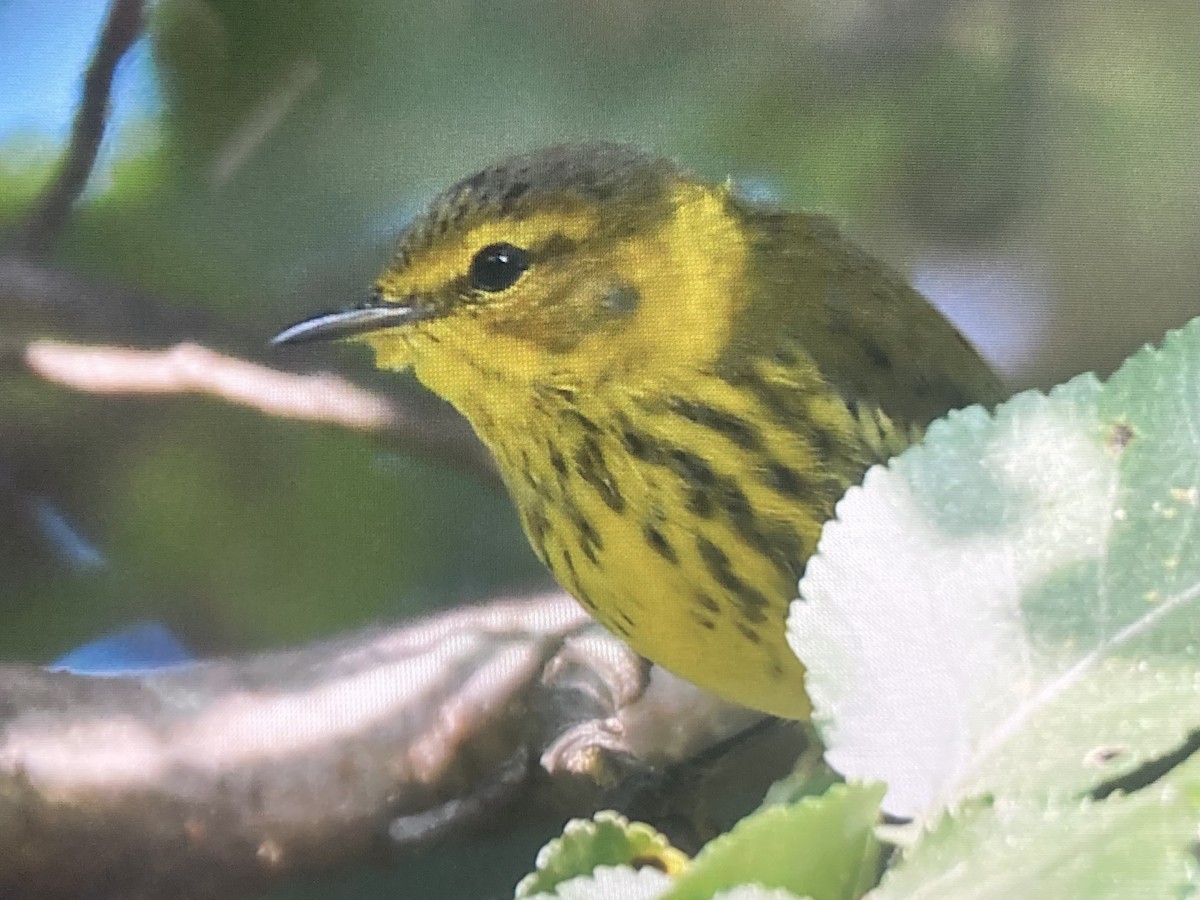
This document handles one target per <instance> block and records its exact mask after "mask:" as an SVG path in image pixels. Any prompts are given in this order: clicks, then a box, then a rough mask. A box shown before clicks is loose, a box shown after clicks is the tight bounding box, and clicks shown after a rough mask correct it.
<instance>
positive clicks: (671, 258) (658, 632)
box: [274, 143, 1003, 719]
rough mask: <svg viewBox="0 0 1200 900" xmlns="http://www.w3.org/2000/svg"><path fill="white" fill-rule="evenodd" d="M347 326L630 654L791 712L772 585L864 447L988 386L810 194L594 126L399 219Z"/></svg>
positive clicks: (781, 583)
mask: <svg viewBox="0 0 1200 900" xmlns="http://www.w3.org/2000/svg"><path fill="white" fill-rule="evenodd" d="M322 339H342V340H350V341H358V342H364V343H366V344H367V345H369V346H370V347H371V348H372V350H373V352H374V358H375V363H376V365H377V366H378V367H379V368H381V369H384V370H389V371H397V372H399V371H405V370H410V369H411V370H412V371H413V372H414V373H415V375H416V377H417V378H418V379H419V380H420V381H421V382H422V383H423V384H424V385H426V386H427V387H428V388H429V389H430V390H432V391H433V392H434V393H435V394H437V395H439V396H441V397H442V398H444V399H446V400H448V401H449V402H450V403H451V404H453V406H454V407H455V408H457V409H458V411H459V412H460V413H462V415H463V416H465V417H466V419H467V420H468V421H469V422H470V424H471V426H472V427H473V428H474V430H475V432H476V433H477V434H478V436H479V438H480V439H481V440H482V441H483V443H484V444H485V445H486V446H487V447H488V448H489V449H490V451H491V452H492V454H493V455H494V457H495V460H496V462H497V466H498V468H499V471H500V473H501V475H502V478H503V481H504V484H505V486H506V488H507V490H508V493H509V494H510V496H511V498H512V500H513V502H514V504H515V506H516V509H517V511H518V514H519V516H520V520H521V523H522V525H523V527H524V530H525V533H526V535H527V537H528V539H529V543H530V545H531V546H532V548H533V550H534V552H535V553H536V554H537V556H538V557H539V559H541V561H542V562H543V563H544V564H545V565H546V566H547V567H548V568H549V569H550V571H551V572H552V573H553V575H554V576H555V578H556V579H557V581H558V582H559V584H561V585H562V587H563V588H564V589H565V590H567V591H568V592H570V593H571V594H572V595H573V596H574V597H575V598H576V599H577V600H578V601H579V602H580V603H581V604H582V605H583V606H584V607H586V608H587V610H589V611H590V612H591V614H592V615H593V616H594V617H595V618H596V619H597V620H599V621H600V622H601V623H602V624H603V625H604V626H606V627H607V628H608V629H610V630H611V631H612V632H614V633H615V634H617V635H618V636H620V637H621V638H623V639H624V640H625V641H627V642H628V643H629V644H630V645H631V646H632V647H633V648H634V649H635V650H636V651H638V652H639V653H640V654H642V655H643V656H645V657H647V658H648V659H650V660H651V661H653V662H656V663H659V664H661V665H662V666H663V667H665V668H666V669H668V670H670V671H672V672H674V673H676V674H678V675H680V676H682V677H683V678H685V679H687V680H690V681H692V682H694V683H695V684H697V685H699V686H701V687H703V688H706V689H709V690H711V691H714V692H715V693H717V694H718V695H720V696H722V697H725V698H726V699H729V700H731V701H734V702H736V703H740V704H743V705H745V706H748V707H751V708H753V709H757V710H761V711H763V712H766V713H770V714H772V715H776V716H780V717H784V718H791V719H805V718H808V717H809V716H810V714H811V704H810V702H809V699H808V696H807V694H806V692H805V689H804V666H803V663H802V662H801V661H800V660H799V659H797V658H796V656H795V655H794V654H793V653H792V652H791V650H790V649H789V647H788V644H787V641H786V618H787V611H788V607H789V604H790V603H791V602H792V601H793V600H794V599H795V598H796V596H797V583H798V580H799V578H800V577H801V576H802V575H803V572H804V568H805V564H806V562H807V560H808V559H809V558H810V557H811V556H812V555H813V553H814V551H815V550H816V547H817V543H818V539H819V537H820V533H821V528H822V525H823V524H824V523H825V522H826V521H827V520H829V519H830V518H831V517H833V516H834V514H835V507H836V504H837V502H838V500H839V498H840V497H841V496H842V495H843V493H844V492H845V491H846V490H847V489H848V488H849V487H850V486H851V485H853V484H855V483H857V482H858V481H860V480H861V478H862V476H863V475H864V473H865V472H866V470H867V469H868V468H869V467H870V466H872V465H874V464H877V463H882V462H885V461H886V460H888V459H889V458H890V457H892V456H894V455H895V454H897V453H899V452H900V451H902V450H903V449H904V448H905V447H907V446H909V445H910V444H911V443H912V442H914V441H916V440H919V439H920V437H921V434H922V432H923V429H924V428H925V426H926V425H927V424H928V423H929V422H930V421H931V420H933V419H935V418H937V417H939V416H941V415H942V414H944V413H945V412H947V411H948V410H950V409H954V408H958V407H963V406H967V405H970V404H974V403H982V404H992V403H995V402H997V401H999V400H1000V399H1002V398H1003V387H1002V384H1001V382H1000V381H999V379H998V378H997V377H996V375H995V374H994V373H993V371H992V370H991V369H990V368H989V366H988V365H987V363H986V362H985V361H984V360H983V359H982V357H981V356H980V355H979V353H978V352H977V351H976V350H975V349H974V348H973V347H972V345H971V344H970V343H969V342H968V341H967V340H966V339H965V338H964V337H963V336H962V334H960V333H959V331H958V330H956V328H955V327H954V326H953V325H952V324H951V323H950V322H949V321H948V320H947V319H946V318H945V317H944V316H943V315H942V314H941V313H940V312H938V311H937V309H935V308H934V307H933V306H932V305H931V304H930V303H929V302H928V301H927V300H926V299H925V298H924V297H922V296H921V295H920V294H919V293H917V292H916V291H915V290H913V289H912V288H911V287H910V286H909V285H908V284H907V283H906V282H905V280H904V279H903V278H902V277H901V276H900V275H899V274H897V273H896V272H894V271H893V270H892V269H891V268H889V267H888V266H887V265H885V264H883V263H882V262H880V261H879V260H877V259H875V258H873V257H872V256H871V255H870V254H868V253H867V252H865V251H863V250H862V249H860V248H859V247H858V246H857V245H855V244H854V243H853V242H852V241H850V240H849V239H847V238H846V237H844V236H843V235H842V234H841V233H840V232H839V230H838V229H837V227H836V226H835V225H834V224H833V223H832V222H831V221H830V220H829V219H827V218H825V217H823V216H820V215H815V214H809V213H803V212H793V211H788V210H786V209H784V208H782V207H780V206H778V205H776V204H771V203H765V202H762V201H759V200H754V199H749V198H747V197H744V196H742V195H741V194H740V193H739V191H738V190H737V188H736V185H735V184H734V183H732V182H731V181H728V180H726V181H723V182H717V183H714V182H710V181H708V180H706V179H704V178H703V177H701V176H699V175H696V174H694V173H693V172H691V171H690V170H688V169H687V168H685V167H684V166H682V165H680V164H678V163H676V162H674V161H673V160H671V159H669V158H666V157H663V156H660V155H656V154H653V153H649V152H645V151H642V150H640V149H638V148H635V147H630V146H626V145H622V144H613V143H587V144H568V145H558V146H553V147H548V148H544V149H539V150H534V151H531V152H527V153H523V154H519V155H516V156H512V157H509V158H507V159H504V160H502V161H499V162H497V163H495V164H493V165H491V166H488V167H487V168H485V169H483V170H482V171H479V172H477V173H475V174H473V175H470V176H469V177H466V178H464V179H462V180H461V181H459V182H457V183H456V184H454V185H453V186H451V187H450V188H449V189H447V190H445V191H444V192H442V193H441V194H439V195H438V196H437V197H436V198H435V199H434V200H433V201H432V203H431V204H430V205H429V207H428V208H427V209H426V210H425V212H424V213H423V214H421V215H419V216H418V217H417V218H416V219H415V220H414V221H413V222H412V223H411V224H410V225H409V226H408V227H407V228H406V229H405V230H404V231H403V233H402V234H401V235H400V236H399V239H398V244H397V247H396V250H395V254H394V256H393V257H392V259H391V261H390V263H389V264H388V265H387V267H386V268H385V269H384V271H383V272H382V273H381V274H380V275H379V277H378V278H377V280H376V281H375V283H374V286H373V290H372V291H371V292H370V294H369V296H368V299H367V300H366V301H365V302H363V303H360V304H358V305H356V306H355V307H353V308H351V309H346V310H343V311H338V312H333V313H328V314H324V315H318V316H316V317H314V318H311V319H308V320H305V321H303V322H300V323H298V324H296V325H294V326H292V327H290V328H287V329H286V330H284V331H282V332H281V333H280V334H278V335H277V336H276V338H275V339H274V340H275V343H277V344H293V343H300V342H304V341H312V340H322Z"/></svg>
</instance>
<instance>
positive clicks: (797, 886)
mask: <svg viewBox="0 0 1200 900" xmlns="http://www.w3.org/2000/svg"><path fill="white" fill-rule="evenodd" d="M883 790H884V789H883V786H882V785H869V786H865V785H857V784H855V785H846V784H839V785H835V786H834V787H832V788H831V789H830V790H829V791H828V792H827V793H825V794H824V795H823V796H821V797H809V798H806V799H804V800H801V801H800V802H799V803H796V804H793V805H790V806H771V807H768V808H766V809H763V810H761V811H759V812H757V813H755V814H753V815H751V816H747V817H746V818H745V819H743V820H742V821H741V822H739V823H738V824H737V825H736V826H734V828H733V830H732V831H730V832H729V833H728V834H725V835H722V836H721V837H718V838H716V839H714V840H713V841H711V842H710V843H709V844H708V845H707V846H705V848H704V849H703V850H702V851H700V853H699V854H698V855H697V856H696V859H695V860H694V861H693V862H692V864H691V865H690V866H688V867H687V868H686V869H685V870H684V871H683V873H682V874H680V875H679V877H678V878H677V879H676V881H675V885H674V887H672V888H671V890H669V891H667V892H666V893H665V894H664V895H663V898H664V900H704V898H708V897H712V896H713V895H714V894H716V893H717V892H718V891H721V890H723V889H728V888H733V887H735V886H737V885H741V884H756V885H759V886H762V887H764V888H782V889H784V890H787V891H790V892H792V893H794V894H796V895H798V896H808V897H812V898H814V900H851V898H857V897H859V896H861V895H862V893H863V891H865V890H866V889H867V888H868V887H870V886H871V885H872V884H873V883H874V881H875V875H876V871H877V865H878V860H879V844H878V842H877V841H876V839H875V833H874V827H875V824H876V822H877V820H878V818H879V801H880V800H881V799H882V797H883ZM768 896H769V895H768Z"/></svg>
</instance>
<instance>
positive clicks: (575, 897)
mask: <svg viewBox="0 0 1200 900" xmlns="http://www.w3.org/2000/svg"><path fill="white" fill-rule="evenodd" d="M522 883H524V882H522ZM670 883H671V878H670V876H668V875H664V874H663V873H662V872H660V871H658V870H657V869H631V868H629V867H628V866H599V867H597V868H596V869H595V870H594V871H593V872H592V874H590V875H581V876H579V877H576V878H571V879H569V880H567V881H564V882H561V883H560V884H557V885H555V886H554V890H553V891H552V892H549V893H539V894H521V893H520V892H519V891H518V893H517V896H518V897H530V898H531V900H614V898H616V897H619V898H621V900H657V898H659V897H661V896H662V895H663V891H664V890H665V889H666V888H667V887H668V886H669V885H670ZM771 900H773V898H771Z"/></svg>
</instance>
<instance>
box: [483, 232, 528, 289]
mask: <svg viewBox="0 0 1200 900" xmlns="http://www.w3.org/2000/svg"><path fill="white" fill-rule="evenodd" d="M528 268H529V253H528V251H525V250H522V249H521V248H520V247H514V246H513V245H512V244H488V245H487V246H486V247H484V248H483V249H482V250H480V251H479V252H478V253H476V254H475V258H474V259H472V260H471V271H470V274H469V276H468V277H469V278H470V280H471V287H473V288H477V289H478V290H481V291H491V292H495V291H502V290H504V289H505V288H510V287H512V286H513V285H514V284H516V283H517V279H518V278H520V277H521V273H522V272H524V271H525V270H526V269H528Z"/></svg>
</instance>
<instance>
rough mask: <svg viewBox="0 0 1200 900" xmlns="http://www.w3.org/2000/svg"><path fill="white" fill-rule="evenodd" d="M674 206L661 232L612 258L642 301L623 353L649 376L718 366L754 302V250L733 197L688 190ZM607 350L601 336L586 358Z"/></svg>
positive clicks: (637, 238)
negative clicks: (749, 291) (750, 264)
mask: <svg viewBox="0 0 1200 900" xmlns="http://www.w3.org/2000/svg"><path fill="white" fill-rule="evenodd" d="M674 206H675V213H674V215H672V216H671V217H670V218H669V219H668V220H667V221H666V222H664V223H663V224H662V226H661V227H659V228H657V229H654V230H653V231H645V232H641V233H638V234H636V235H634V236H633V237H632V238H630V239H628V240H626V241H623V242H621V243H620V244H619V245H617V247H615V248H614V250H613V256H612V269H613V271H614V273H618V274H619V276H620V278H621V279H623V280H625V281H627V282H628V283H629V284H630V285H632V286H633V287H635V288H636V289H637V291H638V293H639V294H640V301H639V305H638V310H637V313H636V315H635V316H634V318H633V319H632V320H631V321H630V322H629V327H628V328H627V329H626V330H625V332H624V334H623V335H622V337H621V345H622V347H623V349H624V351H625V355H626V356H627V358H629V359H631V360H636V361H637V364H638V365H640V366H644V367H648V368H650V367H652V368H660V367H661V368H662V369H670V368H672V367H674V366H676V365H684V366H686V367H689V368H696V367H702V366H703V364H704V363H705V362H713V361H715V360H716V359H718V358H719V357H720V355H721V353H722V352H723V351H724V350H725V348H726V347H727V346H728V343H729V340H730V338H731V335H732V331H733V326H734V323H735V322H737V321H738V314H739V313H740V312H741V310H742V309H743V308H744V307H745V305H746V303H747V302H748V297H747V295H746V290H745V287H744V285H745V283H746V265H747V260H748V256H749V249H748V246H747V241H746V236H745V234H744V233H743V231H742V229H741V227H740V225H739V223H738V222H737V220H736V219H735V218H734V217H733V216H732V215H731V214H730V211H729V208H728V204H727V196H726V194H725V192H724V191H721V190H713V189H712V188H709V187H705V186H703V185H698V184H691V183H687V182H685V183H683V184H680V185H679V187H678V188H677V189H676V191H675V198H674ZM589 343H593V344H595V345H596V346H595V347H594V348H589V347H588V346H586V345H587V344H589ZM605 343H610V344H611V338H610V337H609V336H606V335H593V336H591V337H589V338H588V340H587V341H585V345H584V346H581V351H585V352H597V353H600V352H601V345H602V344H605ZM610 353H611V350H610V351H609V352H604V353H603V355H604V356H608V355H610Z"/></svg>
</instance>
